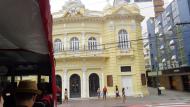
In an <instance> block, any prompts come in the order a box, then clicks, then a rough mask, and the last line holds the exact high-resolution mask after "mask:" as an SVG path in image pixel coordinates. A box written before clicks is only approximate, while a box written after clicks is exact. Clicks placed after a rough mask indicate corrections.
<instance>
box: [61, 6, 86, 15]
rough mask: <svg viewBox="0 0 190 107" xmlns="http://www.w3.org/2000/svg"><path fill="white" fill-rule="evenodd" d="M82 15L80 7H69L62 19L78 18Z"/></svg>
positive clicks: (82, 11)
mask: <svg viewBox="0 0 190 107" xmlns="http://www.w3.org/2000/svg"><path fill="white" fill-rule="evenodd" d="M83 15H84V10H83V9H81V8H80V7H71V8H68V9H67V10H66V11H65V13H64V15H63V17H78V16H83Z"/></svg>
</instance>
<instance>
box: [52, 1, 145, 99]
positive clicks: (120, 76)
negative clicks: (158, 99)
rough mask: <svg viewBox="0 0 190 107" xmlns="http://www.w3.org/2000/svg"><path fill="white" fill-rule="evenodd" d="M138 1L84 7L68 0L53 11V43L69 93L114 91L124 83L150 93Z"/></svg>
mask: <svg viewBox="0 0 190 107" xmlns="http://www.w3.org/2000/svg"><path fill="white" fill-rule="evenodd" d="M143 19H144V17H143V16H141V15H140V11H139V9H138V7H137V6H136V5H135V4H127V3H124V1H122V0H115V1H114V3H113V5H111V4H109V3H107V5H106V6H105V8H104V9H103V11H93V10H88V9H86V8H85V6H84V5H83V3H82V2H81V1H80V0H69V1H67V2H66V3H65V5H64V6H63V9H62V10H60V11H59V12H56V13H53V43H54V57H55V61H56V78H57V84H58V86H60V87H61V88H62V94H63V95H62V98H63V96H64V89H65V88H67V89H68V93H69V97H70V98H89V97H94V96H96V95H97V94H96V92H97V89H98V88H100V89H101V90H102V89H103V87H104V86H106V87H107V89H108V96H115V86H116V85H117V86H118V88H119V90H120V94H121V89H122V88H125V91H126V95H127V96H136V95H137V94H139V93H142V94H143V95H147V94H148V91H147V86H146V77H145V64H144V55H143V43H142V36H141V25H140V24H141V21H142V20H143Z"/></svg>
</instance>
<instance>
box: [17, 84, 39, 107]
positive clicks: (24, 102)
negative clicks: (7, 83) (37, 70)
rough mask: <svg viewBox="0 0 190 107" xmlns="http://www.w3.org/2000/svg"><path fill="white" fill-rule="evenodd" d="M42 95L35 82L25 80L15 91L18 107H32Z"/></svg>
mask: <svg viewBox="0 0 190 107" xmlns="http://www.w3.org/2000/svg"><path fill="white" fill-rule="evenodd" d="M39 94H41V91H40V90H38V88H37V84H36V82H35V81H30V80H23V81H20V82H19V84H18V88H17V89H16V91H15V100H16V107H32V106H33V105H34V103H35V100H36V97H37V95H39Z"/></svg>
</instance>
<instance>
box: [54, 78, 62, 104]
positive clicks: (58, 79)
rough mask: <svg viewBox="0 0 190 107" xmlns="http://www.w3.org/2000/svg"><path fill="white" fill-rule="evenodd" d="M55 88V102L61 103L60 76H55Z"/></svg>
mask: <svg viewBox="0 0 190 107" xmlns="http://www.w3.org/2000/svg"><path fill="white" fill-rule="evenodd" d="M55 78H56V88H57V101H59V102H61V99H62V81H61V76H60V75H56V76H55Z"/></svg>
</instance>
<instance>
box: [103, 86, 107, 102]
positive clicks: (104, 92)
mask: <svg viewBox="0 0 190 107" xmlns="http://www.w3.org/2000/svg"><path fill="white" fill-rule="evenodd" d="M106 94H107V88H106V86H104V88H103V100H106Z"/></svg>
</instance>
